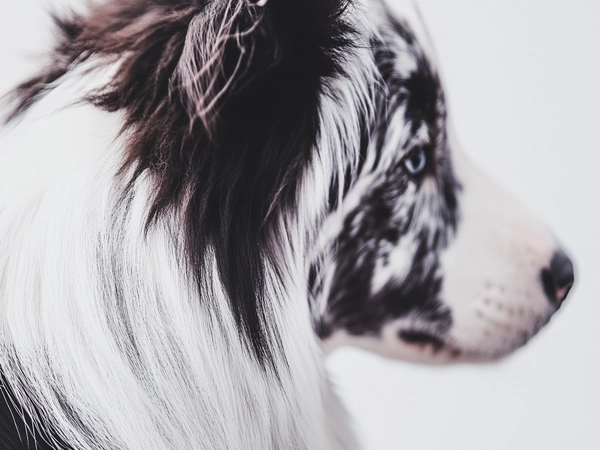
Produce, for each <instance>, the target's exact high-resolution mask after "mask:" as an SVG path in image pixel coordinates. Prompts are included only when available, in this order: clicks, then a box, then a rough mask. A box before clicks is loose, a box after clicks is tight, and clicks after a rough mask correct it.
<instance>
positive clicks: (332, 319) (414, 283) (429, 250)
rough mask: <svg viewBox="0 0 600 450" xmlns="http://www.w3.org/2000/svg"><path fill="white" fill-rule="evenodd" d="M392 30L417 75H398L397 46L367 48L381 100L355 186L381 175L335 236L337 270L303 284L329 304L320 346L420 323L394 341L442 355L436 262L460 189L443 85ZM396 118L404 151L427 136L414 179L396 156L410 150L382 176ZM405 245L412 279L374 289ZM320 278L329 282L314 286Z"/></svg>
mask: <svg viewBox="0 0 600 450" xmlns="http://www.w3.org/2000/svg"><path fill="white" fill-rule="evenodd" d="M390 23H391V24H392V25H393V27H392V28H393V38H395V39H397V38H398V37H400V38H401V39H402V40H403V41H404V42H405V43H406V45H407V46H408V48H409V49H410V51H411V52H410V53H411V57H412V58H413V59H414V62H415V63H416V67H417V69H416V70H415V71H412V73H411V74H410V75H409V76H408V77H405V76H402V75H401V74H399V73H398V71H397V70H396V64H397V58H398V55H397V54H396V51H395V48H394V46H393V44H390V43H389V42H386V40H385V34H384V40H374V41H373V49H374V55H375V58H376V62H377V65H378V68H379V71H380V73H381V77H382V79H383V80H384V86H383V88H382V89H381V90H380V91H379V93H378V95H379V98H378V99H377V104H378V105H379V111H378V116H377V118H376V121H375V123H374V124H372V125H371V129H372V130H374V132H373V134H372V135H371V136H370V137H369V139H370V140H371V141H372V142H374V143H375V145H374V146H372V149H373V150H372V151H375V152H377V155H376V157H375V158H374V161H375V162H374V164H373V167H371V168H369V170H367V171H365V173H362V174H360V175H359V177H360V176H365V175H369V174H370V175H372V174H373V173H377V176H375V177H374V179H375V181H374V182H373V183H372V184H371V185H370V186H369V187H368V189H367V190H366V191H365V192H362V193H361V194H360V200H359V202H358V206H356V207H355V208H354V209H352V210H350V211H347V212H344V214H345V216H344V222H343V226H342V229H341V232H340V233H339V235H338V236H337V238H336V239H335V242H333V243H332V245H331V247H330V251H331V252H332V253H333V255H334V256H333V258H332V259H333V261H334V263H333V265H332V266H331V267H321V266H319V264H315V265H314V266H313V267H311V275H312V276H311V278H310V280H309V281H310V282H311V288H312V292H313V296H314V297H315V298H316V299H319V297H322V296H325V297H326V300H323V301H325V302H326V307H325V313H324V314H323V315H322V316H321V317H318V318H317V321H316V329H317V332H318V334H319V335H320V336H321V337H322V338H324V339H325V338H328V337H330V336H331V335H332V334H333V333H334V332H335V331H337V330H344V331H346V332H348V333H349V334H351V335H355V336H363V335H372V336H377V335H379V334H380V332H381V330H382V327H383V326H384V325H385V324H386V323H388V322H390V321H393V320H395V319H399V318H403V317H410V318H411V320H415V321H416V322H418V328H417V329H415V330H414V331H403V332H401V333H400V335H399V338H400V339H403V340H405V341H406V342H412V343H414V342H420V343H421V342H427V343H431V344H433V346H434V347H435V348H439V347H441V346H442V345H443V336H444V333H446V332H447V331H448V330H449V329H450V327H451V325H452V316H451V312H450V310H449V309H448V308H447V307H446V306H445V305H444V303H443V299H442V298H440V292H441V288H442V283H443V276H442V274H441V273H440V270H439V253H440V251H441V250H443V248H444V247H445V246H446V245H447V244H448V241H449V240H450V239H451V238H452V235H453V232H454V230H455V228H456V226H457V222H458V217H459V211H458V201H457V195H458V191H459V189H460V186H459V184H458V183H457V181H456V180H455V178H454V176H453V172H452V167H451V163H450V156H449V154H448V153H449V152H448V148H447V145H448V144H447V141H446V129H445V126H446V125H445V118H446V117H445V116H446V113H445V107H444V96H443V92H442V87H441V84H440V81H439V78H438V76H437V74H436V73H435V71H434V70H433V68H432V67H431V66H430V64H429V62H428V60H427V58H426V57H425V56H424V55H423V53H422V52H421V51H420V49H419V48H418V46H417V44H416V40H415V37H414V35H413V33H412V32H411V30H410V29H409V28H408V27H407V26H405V25H404V24H402V23H399V22H397V21H395V20H393V19H392V18H390ZM388 36H389V35H388ZM404 57H406V56H404ZM399 110H403V111H404V116H403V118H402V120H403V122H404V123H406V124H407V125H408V128H409V130H410V134H411V137H410V138H409V139H407V142H410V141H411V139H413V136H414V135H416V134H417V133H418V132H419V130H421V129H423V127H426V130H427V139H426V140H425V144H424V146H423V147H422V149H423V150H424V151H425V154H426V156H427V163H426V164H427V165H426V168H425V170H424V173H423V174H421V175H419V176H418V177H416V178H415V177H411V176H410V175H409V174H408V173H407V171H406V169H405V168H404V166H403V161H404V158H403V157H402V155H406V154H408V155H410V149H408V148H395V149H394V151H395V152H396V153H397V155H395V156H394V158H395V159H393V160H394V161H395V163H394V164H392V165H391V166H389V167H379V165H380V161H381V160H382V159H384V158H383V156H382V152H383V149H384V148H386V146H388V145H389V142H387V140H388V137H389V133H388V132H389V129H388V128H389V127H390V125H389V124H390V121H391V117H392V116H393V115H394V114H395V113H396V112H397V111H399ZM404 157H406V156H404ZM386 160H389V157H388V158H387V159H386ZM426 181H427V182H430V183H431V182H432V181H433V184H434V186H435V190H434V193H433V194H428V195H425V194H423V193H422V192H421V190H422V189H424V187H423V184H424V183H425V182H426ZM428 188H429V189H431V188H430V187H428ZM432 196H433V198H432ZM342 207H343V206H342ZM423 214H430V215H432V216H434V220H433V221H432V220H420V215H423ZM407 239H408V240H410V241H411V242H412V244H413V246H412V248H414V249H415V250H414V251H413V252H412V254H408V255H406V256H407V257H408V258H411V260H410V263H409V264H408V266H409V270H408V272H407V273H405V274H402V276H401V277H400V278H398V277H393V276H392V277H391V278H390V279H389V280H387V282H386V283H385V284H384V285H383V286H380V287H378V288H377V289H374V286H373V284H374V283H373V280H374V277H375V276H376V272H377V271H378V267H379V268H382V267H383V268H386V267H387V268H389V267H388V266H389V264H391V263H390V261H389V259H390V258H389V254H390V251H393V249H394V248H395V247H396V246H398V245H399V243H400V242H401V241H402V240H407ZM392 270H393V268H392ZM319 271H323V272H327V271H330V272H331V273H330V274H329V275H328V274H327V273H325V274H322V275H321V277H318V276H317V274H318V273H319ZM327 276H330V277H331V281H330V287H329V290H328V292H322V289H324V287H323V280H326V279H327ZM319 280H321V281H319Z"/></svg>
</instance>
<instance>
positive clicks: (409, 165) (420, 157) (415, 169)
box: [404, 148, 427, 176]
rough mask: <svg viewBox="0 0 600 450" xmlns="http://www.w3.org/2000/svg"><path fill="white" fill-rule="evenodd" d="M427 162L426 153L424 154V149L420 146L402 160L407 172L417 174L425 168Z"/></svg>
mask: <svg viewBox="0 0 600 450" xmlns="http://www.w3.org/2000/svg"><path fill="white" fill-rule="evenodd" d="M426 164H427V155H426V154H425V150H423V149H422V148H419V149H415V150H413V151H412V152H410V154H409V155H408V157H407V158H406V159H405V160H404V166H405V167H406V170H408V173H409V174H411V175H413V176H417V175H420V174H421V173H422V172H423V170H424V169H425V165H426Z"/></svg>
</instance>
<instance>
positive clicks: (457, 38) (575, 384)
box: [0, 0, 600, 450]
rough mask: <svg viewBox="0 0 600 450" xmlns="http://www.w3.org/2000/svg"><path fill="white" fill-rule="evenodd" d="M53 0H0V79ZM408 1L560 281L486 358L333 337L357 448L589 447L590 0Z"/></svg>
mask: <svg viewBox="0 0 600 450" xmlns="http://www.w3.org/2000/svg"><path fill="white" fill-rule="evenodd" d="M391 1H393V0H391ZM67 2H68V3H75V4H76V3H77V1H76V0H19V1H8V0H3V1H2V2H1V3H0V68H1V70H0V90H2V91H3V92H5V91H6V90H7V89H8V88H9V87H10V86H11V85H12V84H14V83H15V82H16V81H18V80H19V79H20V78H22V77H23V76H24V75H26V74H28V73H31V71H32V70H33V69H34V68H35V67H36V65H38V64H39V62H40V58H39V56H37V55H39V54H41V52H40V51H41V50H42V49H43V48H44V46H45V45H48V44H49V37H50V32H49V20H48V17H47V10H48V5H50V4H56V5H63V4H65V3H67ZM418 3H419V5H420V8H421V11H422V14H423V17H424V18H425V21H426V23H427V25H428V28H429V31H430V33H431V36H432V39H433V42H434V46H435V48H436V52H437V55H438V59H439V66H440V68H441V73H442V77H443V80H444V84H445V86H446V92H447V97H448V100H449V105H450V114H451V117H452V121H453V123H454V126H455V129H456V132H457V133H456V134H457V135H458V137H459V141H460V142H461V144H462V146H463V148H464V151H465V152H466V153H467V154H469V155H470V156H471V158H472V159H474V160H475V161H476V162H477V163H478V164H479V165H480V166H482V167H483V168H484V169H485V170H486V171H487V172H488V173H490V175H492V176H493V177H494V178H495V179H496V180H498V181H499V182H500V183H501V184H503V185H504V186H505V187H506V188H507V189H509V190H510V191H511V192H512V193H513V194H514V195H515V196H517V197H518V198H519V199H520V200H521V201H522V202H523V203H524V204H526V205H527V206H528V207H529V208H531V209H533V210H534V211H535V212H536V214H537V215H538V216H540V217H541V218H542V219H544V220H545V221H546V222H547V223H548V224H549V226H550V227H551V228H552V229H553V230H554V231H555V233H556V235H557V236H558V238H559V240H560V241H561V242H562V243H563V244H564V246H565V248H566V249H568V251H569V253H570V254H571V255H572V257H573V259H574V261H575V264H576V285H575V288H574V290H573V291H572V293H571V294H570V296H569V298H568V300H567V302H566V304H565V306H564V308H563V309H562V310H561V311H560V312H559V313H558V314H557V315H556V316H555V317H554V319H553V320H552V322H551V323H550V324H549V325H548V326H547V327H546V328H545V329H544V330H543V331H542V332H541V333H540V334H539V335H538V336H537V337H536V338H535V339H534V340H533V341H532V342H531V343H530V344H528V345H527V346H526V347H525V348H523V349H522V350H520V351H518V352H517V353H516V354H515V355H513V356H511V357H510V358H508V359H506V360H504V361H503V362H501V363H498V364H491V365H485V366H481V365H480V366H476V365H472V366H464V365H463V366H452V367H424V366H415V365H411V364H408V363H400V362H393V361H387V360H384V359H382V358H380V357H377V356H373V355H369V354H367V353H364V352H361V351H358V350H351V349H343V350H340V351H338V352H337V353H335V354H333V355H332V356H331V357H330V360H329V363H328V367H329V370H330V372H331V374H332V376H333V378H334V380H335V381H336V383H337V385H338V387H339V391H340V393H341V394H342V396H343V398H344V400H345V402H346V403H347V405H348V408H349V409H350V411H351V414H352V415H353V417H354V420H355V422H356V428H357V429H358V430H359V433H360V435H361V437H362V439H363V441H364V443H365V447H366V448H367V449H372V450H396V449H407V450H432V449H444V450H451V449H457V450H471V449H472V450H488V449H489V450H492V449H494V450H509V449H510V450H537V449H543V450H563V449H573V450H575V449H576V450H596V449H600V359H599V354H600V351H599V349H598V345H599V344H600V302H599V301H598V292H599V291H600V273H598V270H597V269H598V267H599V264H598V260H597V259H598V258H600V245H599V239H598V232H599V231H600V201H599V197H600V152H599V146H600V2H597V1H595V0H571V1H569V2H566V1H556V0H535V1H534V0H496V1H486V2H482V1H480V0H453V1H442V0H420V1H418ZM0 163H1V161H0ZM474 263H475V262H474ZM256 450H259V449H256ZM315 450H317V449H315Z"/></svg>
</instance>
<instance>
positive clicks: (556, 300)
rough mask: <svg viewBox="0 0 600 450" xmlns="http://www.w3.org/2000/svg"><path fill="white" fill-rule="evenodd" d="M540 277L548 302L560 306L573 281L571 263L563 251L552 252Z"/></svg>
mask: <svg viewBox="0 0 600 450" xmlns="http://www.w3.org/2000/svg"><path fill="white" fill-rule="evenodd" d="M541 278H542V284H543V286H544V291H545V292H546V296H547V297H548V299H549V300H550V302H551V303H553V304H555V305H556V306H560V305H561V304H562V303H563V302H564V300H565V299H566V298H567V295H568V294H569V291H570V290H571V287H573V283H574V282H575V272H574V270H573V263H572V262H571V260H570V259H569V257H568V256H567V255H566V254H565V252H564V251H562V250H557V251H555V252H554V254H553V255H552V260H551V261H550V264H549V266H548V267H547V268H545V269H543V270H542V274H541Z"/></svg>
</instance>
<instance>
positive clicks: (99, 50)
mask: <svg viewBox="0 0 600 450" xmlns="http://www.w3.org/2000/svg"><path fill="white" fill-rule="evenodd" d="M224 4H225V2H224ZM209 5H210V4H209V3H208V2H206V1H191V0H188V1H177V2H173V1H162V0H161V1H159V0H153V1H146V0H129V1H109V2H108V3H107V4H105V5H100V6H97V7H95V8H93V9H92V12H91V14H89V15H88V16H85V17H83V16H76V17H74V18H71V19H68V20H63V19H57V24H58V26H59V29H60V31H61V38H60V40H59V44H58V45H57V47H56V49H55V60H54V61H53V63H52V64H51V66H50V68H49V69H48V70H46V71H45V72H43V73H42V74H41V75H39V76H37V77H35V78H33V79H31V80H29V81H27V82H25V83H23V84H22V85H21V86H19V87H18V88H17V90H16V97H17V100H18V104H17V107H16V109H15V111H14V113H13V117H17V116H18V115H20V114H21V113H23V112H24V111H25V110H26V109H27V108H28V107H29V106H30V105H31V104H33V103H34V102H35V101H36V100H37V99H38V98H39V97H41V96H42V95H43V94H44V93H45V92H46V91H48V90H50V89H51V88H52V86H53V83H54V82H55V81H57V80H60V79H61V78H62V77H63V76H64V75H65V74H66V73H67V72H69V71H70V70H72V69H73V67H75V66H77V65H79V64H81V63H82V62H84V61H86V60H88V59H89V58H90V57H91V56H92V55H95V56H104V57H107V58H114V57H118V58H119V59H120V61H121V66H120V70H119V71H118V73H117V75H115V78H114V79H113V80H112V81H111V82H110V83H109V85H108V86H107V87H106V88H105V89H103V90H101V91H99V92H97V93H96V94H94V95H92V96H91V98H90V99H89V100H90V101H91V102H93V103H94V104H95V105H97V106H99V107H100V108H103V109H105V110H108V111H123V112H124V113H125V118H126V124H125V128H124V130H126V131H127V132H128V136H130V138H129V142H128V149H127V154H126V155H125V163H124V165H123V173H126V171H127V170H128V169H129V168H134V170H135V173H134V176H133V179H132V180H131V186H133V185H134V183H135V181H136V180H137V178H139V177H140V176H141V175H143V174H150V175H151V180H152V181H153V183H154V198H153V203H152V205H151V211H150V214H149V218H148V227H151V226H152V225H153V223H154V222H155V221H156V220H157V219H159V218H160V217H162V216H164V215H167V214H172V213H173V214H175V216H176V217H183V220H182V222H181V227H182V230H183V233H184V235H185V249H184V251H185V253H186V256H187V259H188V261H189V264H190V267H191V271H192V274H193V275H194V276H195V277H196V281H197V283H198V287H199V289H200V288H201V286H202V279H201V278H202V277H201V274H202V273H203V269H204V268H205V267H206V264H207V257H208V252H207V250H208V249H209V248H210V249H212V250H213V251H214V255H215V257H216V262H217V266H218V271H219V275H220V279H221V282H222V283H223V286H224V288H225V290H226V293H227V296H228V299H229V302H230V305H231V309H232V311H233V315H234V317H235V320H236V322H237V324H238V327H239V330H240V333H241V334H242V336H243V337H244V338H245V339H246V340H247V342H248V346H249V348H250V350H251V351H252V352H253V353H254V354H255V355H256V357H257V358H258V360H259V361H261V362H265V361H268V360H270V359H271V353H272V351H273V347H276V346H277V342H271V340H270V339H269V338H267V335H268V334H269V333H267V331H266V327H267V326H268V324H269V319H268V318H267V317H266V312H265V309H264V305H263V298H264V297H265V275H264V261H266V260H267V261H268V260H272V261H274V260H275V259H276V257H277V247H278V245H277V243H276V239H277V238H278V236H277V224H278V220H277V218H278V217H280V215H281V213H282V211H284V210H285V211H295V209H296V208H295V202H296V191H297V183H298V182H299V181H300V180H301V178H302V174H303V172H304V170H305V169H306V168H307V167H308V166H309V164H310V162H311V160H312V157H313V154H312V152H313V148H314V144H315V141H316V138H317V135H318V128H319V122H318V114H317V112H318V108H319V99H320V95H321V91H322V89H321V88H322V84H323V82H324V79H325V78H327V77H332V76H335V75H336V74H339V72H340V70H341V69H340V61H341V60H342V58H343V55H344V54H345V53H347V52H349V51H351V38H350V36H351V33H352V30H350V28H349V26H348V25H347V24H346V23H345V22H344V21H343V20H342V19H341V18H340V15H341V13H342V10H343V8H344V7H345V2H342V1H341V0H286V1H285V2H275V1H273V2H269V3H268V4H267V5H266V6H265V7H264V8H260V9H257V8H254V7H252V6H244V7H243V8H242V11H241V13H240V14H239V16H237V17H235V18H234V25H233V31H245V30H249V29H250V28H251V27H252V26H253V25H254V24H255V23H257V22H258V27H257V28H256V29H254V31H253V32H252V33H249V34H246V35H244V36H242V37H240V38H239V42H238V41H236V39H232V40H230V42H229V43H228V44H227V45H226V46H225V49H224V51H223V54H222V55H220V57H221V59H222V61H223V65H222V71H221V72H222V73H217V74H214V77H215V78H214V79H211V80H208V82H212V81H215V83H217V86H218V87H219V89H215V92H218V91H220V90H221V88H223V89H224V88H225V86H226V83H227V81H228V80H229V79H233V81H234V82H233V84H232V85H231V86H230V87H229V89H228V91H227V92H226V95H224V96H223V97H222V98H221V99H215V101H216V102H217V103H216V108H215V110H214V112H212V113H211V117H212V119H210V121H206V120H204V121H203V120H194V119H191V118H190V111H189V103H190V101H192V99H191V98H190V97H189V95H188V93H189V90H188V87H186V86H182V85H181V83H178V80H177V79H176V78H175V77H174V71H175V68H176V67H177V65H178V64H179V62H180V59H181V57H182V51H183V48H184V44H185V42H186V36H187V34H188V30H189V28H190V26H191V23H192V19H193V18H195V17H197V16H198V15H202V14H203V11H204V10H205V9H206V8H208V7H209ZM150 9H151V10H152V13H151V14H150V13H149V11H150ZM219 11H220V13H221V14H222V16H223V17H212V16H211V17H207V18H206V20H215V21H219V20H224V18H226V15H227V14H226V12H225V6H223V7H222V8H221V10H219ZM140 23H142V24H143V26H138V25H139V24H140ZM238 44H239V45H238ZM197 45H198V46H201V45H206V43H203V42H198V44H197ZM240 46H241V47H243V48H244V49H246V50H247V51H246V52H245V53H240ZM240 61H241V64H242V67H243V68H244V70H242V71H240V72H236V66H237V65H238V63H239V62H240ZM209 100H210V99H209ZM274 264H277V262H276V261H274Z"/></svg>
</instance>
